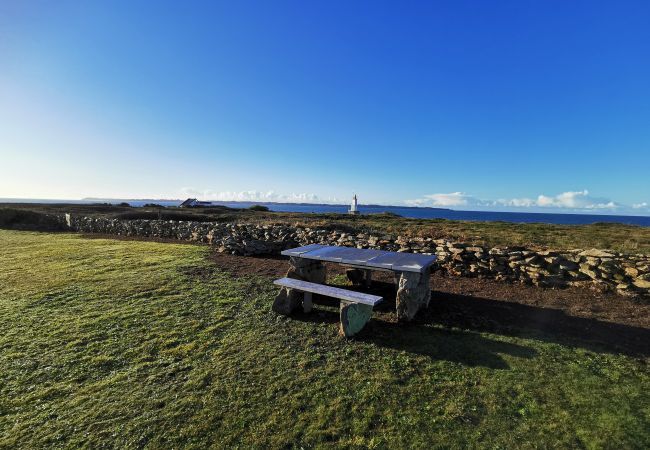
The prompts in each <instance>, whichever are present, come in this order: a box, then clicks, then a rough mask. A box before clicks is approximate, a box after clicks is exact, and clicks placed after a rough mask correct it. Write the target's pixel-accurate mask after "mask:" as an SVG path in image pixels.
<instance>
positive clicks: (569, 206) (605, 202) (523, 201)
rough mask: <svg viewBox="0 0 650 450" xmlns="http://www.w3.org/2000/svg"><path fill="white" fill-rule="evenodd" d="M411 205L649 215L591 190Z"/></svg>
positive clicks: (458, 196) (426, 199) (450, 196)
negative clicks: (531, 196)
mask: <svg viewBox="0 0 650 450" xmlns="http://www.w3.org/2000/svg"><path fill="white" fill-rule="evenodd" d="M405 203H406V204H407V205H411V206H431V207H442V208H454V207H461V208H487V209H493V208H513V209H515V208H516V209H530V210H537V209H558V210H571V211H582V212H612V213H615V212H630V211H636V212H637V213H640V212H648V211H650V207H649V205H648V203H647V202H641V203H635V204H633V205H625V204H623V203H619V202H615V201H613V200H611V199H608V198H604V197H594V196H592V195H590V193H589V191H588V190H587V189H584V190H582V191H566V192H562V193H560V194H557V195H550V196H549V195H545V194H540V195H538V196H537V198H528V197H520V198H499V199H494V200H489V199H482V198H478V197H476V196H473V195H470V194H467V193H465V192H451V193H439V194H428V195H424V196H423V197H421V198H416V199H412V200H406V201H405Z"/></svg>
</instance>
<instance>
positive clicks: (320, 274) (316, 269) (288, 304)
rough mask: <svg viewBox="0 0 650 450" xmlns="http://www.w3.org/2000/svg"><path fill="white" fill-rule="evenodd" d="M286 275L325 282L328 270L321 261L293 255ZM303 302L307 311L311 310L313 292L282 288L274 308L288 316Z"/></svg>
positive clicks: (319, 282) (313, 281)
mask: <svg viewBox="0 0 650 450" xmlns="http://www.w3.org/2000/svg"><path fill="white" fill-rule="evenodd" d="M286 277H287V278H295V279H297V280H303V281H310V282H312V283H318V284H325V278H326V277H327V271H326V269H325V265H323V263H322V262H320V261H314V260H311V259H305V258H298V257H295V256H292V257H291V258H289V270H288V271H287V275H286ZM301 304H302V305H303V309H304V311H305V312H309V311H311V307H312V304H311V294H309V295H308V296H306V295H305V293H303V292H300V291H296V290H295V289H289V288H281V289H280V292H279V293H278V295H277V296H276V297H275V301H274V302H273V307H272V309H273V311H275V312H277V313H278V314H284V315H286V316H288V315H289V314H291V313H292V312H293V311H294V310H295V309H296V308H298V307H299V306H300V305H301Z"/></svg>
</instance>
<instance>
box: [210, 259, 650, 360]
mask: <svg viewBox="0 0 650 450" xmlns="http://www.w3.org/2000/svg"><path fill="white" fill-rule="evenodd" d="M212 260H213V261H214V262H215V264H216V265H217V266H218V267H219V268H221V269H223V270H226V271H228V272H230V273H232V274H233V275H234V276H244V275H261V276H265V277H268V278H277V277H280V276H283V275H284V274H285V273H286V271H287V268H288V260H287V259H286V258H281V257H246V256H233V255H228V254H223V253H217V252H214V253H213V254H212ZM326 265H327V268H328V276H330V277H331V276H332V275H336V274H343V273H344V272H345V269H344V268H343V267H341V266H340V265H338V264H326ZM373 277H374V278H373V279H374V280H376V282H375V283H373V287H372V288H371V289H370V291H371V292H373V293H377V294H378V295H382V296H383V297H384V298H385V300H386V301H385V302H384V303H383V304H382V306H381V307H380V308H378V311H377V313H378V317H379V318H381V320H384V321H390V322H394V321H395V317H394V313H393V312H394V302H395V288H394V285H393V282H392V274H390V273H388V272H374V273H373ZM431 277H432V279H431V283H432V284H431V286H432V289H433V293H432V299H431V305H430V306H429V308H428V309H427V310H426V311H424V312H423V313H419V315H418V317H417V318H416V322H417V323H420V324H426V323H438V324H442V325H445V326H450V327H459V328H463V329H468V330H474V331H478V332H493V333H500V334H507V335H534V336H535V337H536V338H539V339H543V340H549V341H557V340H558V339H564V340H565V341H566V339H569V340H572V339H575V340H576V342H579V343H580V345H583V346H585V343H589V345H586V346H587V348H591V347H594V346H595V347H594V348H597V349H602V348H605V349H606V350H609V351H614V352H622V353H628V354H634V355H638V356H644V357H648V356H650V302H648V301H647V300H641V299H633V298H627V297H622V296H619V295H616V294H613V293H607V292H600V291H597V290H592V289H587V288H576V287H571V288H568V289H563V290H551V289H541V288H537V287H534V286H526V285H520V284H510V283H505V282H500V281H494V280H488V279H478V278H463V277H451V276H445V275H443V274H441V273H435V274H432V276H431ZM565 341H563V342H565Z"/></svg>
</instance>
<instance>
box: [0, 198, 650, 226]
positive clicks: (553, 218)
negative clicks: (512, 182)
mask: <svg viewBox="0 0 650 450" xmlns="http://www.w3.org/2000/svg"><path fill="white" fill-rule="evenodd" d="M123 201H124V202H127V203H129V204H130V205H131V206H136V207H137V206H142V205H144V204H145V203H156V204H159V205H163V206H178V205H179V204H180V201H179V200H123V199H108V200H56V201H53V200H39V199H0V203H6V202H14V203H17V202H20V203H75V204H91V203H100V202H107V203H113V204H117V203H120V202H123ZM213 203H214V204H217V205H224V206H229V207H231V208H248V207H250V206H253V205H265V206H268V208H269V209H270V210H271V211H279V212H302V213H340V214H343V213H346V212H347V210H348V206H347V205H309V204H299V203H260V202H213ZM359 211H360V213H361V214H377V213H382V212H390V213H394V214H398V215H400V216H402V217H408V218H414V219H449V220H472V221H488V222H494V221H501V222H514V223H554V224H560V225H586V224H591V223H596V222H608V223H624V224H629V225H639V226H644V227H650V217H648V216H615V215H604V214H556V213H528V212H498V211H456V210H450V209H438V208H414V207H405V206H369V205H359Z"/></svg>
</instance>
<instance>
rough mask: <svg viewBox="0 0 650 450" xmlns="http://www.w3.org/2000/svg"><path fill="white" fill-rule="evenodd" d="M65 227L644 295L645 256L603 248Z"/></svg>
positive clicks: (144, 223)
mask: <svg viewBox="0 0 650 450" xmlns="http://www.w3.org/2000/svg"><path fill="white" fill-rule="evenodd" d="M64 221H65V223H66V224H67V226H68V227H69V229H71V230H73V231H78V232H84V233H104V234H113V235H119V236H144V237H155V238H169V239H178V240H185V241H195V242H204V243H207V244H210V245H213V246H214V247H215V248H217V249H218V251H220V252H227V253H231V254H235V255H262V254H277V253H279V252H280V251H281V250H284V249H287V248H292V247H297V246H300V245H307V244H314V243H315V244H327V245H342V246H348V247H358V248H374V249H381V250H391V251H400V252H412V253H427V254H435V255H437V256H438V263H437V264H436V266H435V268H434V269H435V270H443V271H446V272H448V273H449V274H452V275H458V276H476V277H487V278H494V279H497V280H505V281H511V282H523V283H527V284H534V285H537V286H541V287H549V288H562V287H566V286H571V285H585V284H588V285H595V286H598V287H601V288H603V289H606V290H615V291H617V292H618V293H620V294H623V295H647V296H650V255H641V254H636V255H634V254H621V253H616V252H611V251H605V250H596V249H591V250H581V249H580V250H569V251H552V250H544V251H540V250H533V249H529V248H524V247H495V248H486V247H481V246H476V245H469V244H466V243H462V242H453V241H449V240H445V239H432V238H409V237H404V236H393V235H389V234H371V233H349V232H344V231H332V230H325V229H311V228H302V227H292V226H288V225H256V224H230V223H216V222H208V223H206V222H178V221H165V220H118V219H106V218H93V217H76V216H71V215H69V214H66V215H65V218H64Z"/></svg>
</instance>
